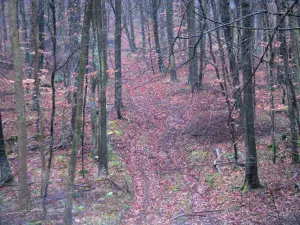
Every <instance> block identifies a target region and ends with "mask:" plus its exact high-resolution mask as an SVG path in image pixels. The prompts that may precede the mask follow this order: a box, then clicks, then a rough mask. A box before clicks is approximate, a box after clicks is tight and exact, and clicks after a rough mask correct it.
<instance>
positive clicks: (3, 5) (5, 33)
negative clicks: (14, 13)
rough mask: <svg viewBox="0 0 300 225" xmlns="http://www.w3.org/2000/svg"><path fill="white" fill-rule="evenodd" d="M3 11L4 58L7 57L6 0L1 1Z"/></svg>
mask: <svg viewBox="0 0 300 225" xmlns="http://www.w3.org/2000/svg"><path fill="white" fill-rule="evenodd" d="M1 11H2V16H1V19H2V21H1V22H2V27H3V41H4V59H6V41H7V28H6V19H5V18H6V16H5V4H4V0H2V1H1Z"/></svg>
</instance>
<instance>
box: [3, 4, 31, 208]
mask: <svg viewBox="0 0 300 225" xmlns="http://www.w3.org/2000/svg"><path fill="white" fill-rule="evenodd" d="M16 1H17V0H11V1H9V2H8V18H9V27H10V29H9V34H10V35H9V36H10V43H11V51H12V56H13V64H14V74H15V83H14V86H15V93H16V94H15V98H16V111H17V124H18V184H19V206H20V208H21V209H25V210H30V208H31V205H30V190H29V185H28V172H27V131H26V111H25V101H24V88H23V83H22V67H23V64H22V62H23V59H22V57H21V49H20V43H19V31H18V29H17V8H16V5H17V2H16Z"/></svg>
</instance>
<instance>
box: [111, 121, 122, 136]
mask: <svg viewBox="0 0 300 225" xmlns="http://www.w3.org/2000/svg"><path fill="white" fill-rule="evenodd" d="M108 124H109V125H110V128H109V131H108V134H109V135H111V134H116V135H118V136H120V135H122V131H121V130H120V129H119V128H118V120H113V121H109V122H108Z"/></svg>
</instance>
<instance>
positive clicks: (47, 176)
mask: <svg viewBox="0 0 300 225" xmlns="http://www.w3.org/2000/svg"><path fill="white" fill-rule="evenodd" d="M49 7H50V9H51V12H52V26H53V31H51V39H52V46H53V49H52V56H53V60H54V62H53V71H52V74H51V89H52V94H51V100H52V109H51V119H50V149H49V157H48V165H47V171H46V174H45V185H44V190H42V191H43V215H44V218H45V219H47V208H46V199H47V195H48V187H49V180H50V174H51V166H52V158H53V145H54V120H55V112H56V103H55V101H56V89H55V83H54V80H55V75H56V68H57V59H56V50H57V29H56V3H55V0H51V1H50V2H49Z"/></svg>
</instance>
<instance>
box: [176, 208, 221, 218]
mask: <svg viewBox="0 0 300 225" xmlns="http://www.w3.org/2000/svg"><path fill="white" fill-rule="evenodd" d="M223 211H224V209H217V210H207V211H200V212H194V213H190V214H180V215H178V216H175V217H174V218H173V219H172V220H176V219H178V218H180V217H184V216H191V217H194V216H195V217H196V216H203V217H205V216H206V215H205V213H218V212H223Z"/></svg>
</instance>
